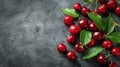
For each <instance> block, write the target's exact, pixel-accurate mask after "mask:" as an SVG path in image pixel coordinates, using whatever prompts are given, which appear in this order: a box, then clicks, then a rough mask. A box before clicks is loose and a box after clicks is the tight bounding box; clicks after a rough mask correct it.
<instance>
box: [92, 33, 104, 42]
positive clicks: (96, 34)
mask: <svg viewBox="0 0 120 67" xmlns="http://www.w3.org/2000/svg"><path fill="white" fill-rule="evenodd" d="M92 36H93V39H94V40H101V39H102V33H101V32H99V31H97V32H93V34H92Z"/></svg>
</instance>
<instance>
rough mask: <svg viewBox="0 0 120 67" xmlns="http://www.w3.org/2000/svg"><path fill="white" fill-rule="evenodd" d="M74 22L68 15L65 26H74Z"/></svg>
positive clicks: (65, 18)
mask: <svg viewBox="0 0 120 67" xmlns="http://www.w3.org/2000/svg"><path fill="white" fill-rule="evenodd" d="M73 21H74V19H73V17H72V16H69V15H67V16H65V17H64V24H65V25H67V26H71V25H73V24H74V23H73Z"/></svg>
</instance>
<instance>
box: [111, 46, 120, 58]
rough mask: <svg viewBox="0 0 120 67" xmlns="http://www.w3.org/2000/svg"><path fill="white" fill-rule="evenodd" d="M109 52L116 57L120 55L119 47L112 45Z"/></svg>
mask: <svg viewBox="0 0 120 67" xmlns="http://www.w3.org/2000/svg"><path fill="white" fill-rule="evenodd" d="M111 53H112V54H113V55H114V56H116V57H118V56H120V48H119V47H113V48H112V50H111Z"/></svg>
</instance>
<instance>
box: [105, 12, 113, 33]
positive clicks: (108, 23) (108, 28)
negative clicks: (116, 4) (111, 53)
mask: <svg viewBox="0 0 120 67" xmlns="http://www.w3.org/2000/svg"><path fill="white" fill-rule="evenodd" d="M114 29H115V25H114V19H113V18H112V16H111V14H110V15H109V16H108V17H107V19H106V32H107V34H110V33H111V32H113V31H114Z"/></svg>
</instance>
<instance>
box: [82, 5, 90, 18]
mask: <svg viewBox="0 0 120 67" xmlns="http://www.w3.org/2000/svg"><path fill="white" fill-rule="evenodd" d="M87 12H90V9H88V8H86V7H83V8H82V10H81V14H82V15H83V16H87Z"/></svg>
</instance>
